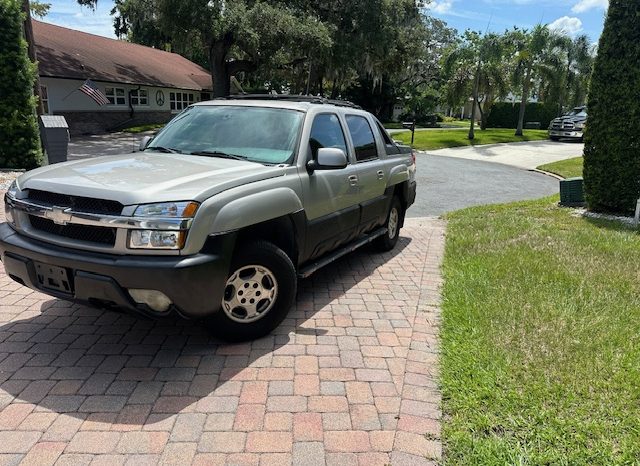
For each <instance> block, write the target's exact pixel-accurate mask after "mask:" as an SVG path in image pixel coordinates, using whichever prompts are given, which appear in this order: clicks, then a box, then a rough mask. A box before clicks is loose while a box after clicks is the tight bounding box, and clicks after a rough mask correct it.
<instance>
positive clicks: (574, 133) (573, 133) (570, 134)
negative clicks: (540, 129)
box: [549, 129, 583, 139]
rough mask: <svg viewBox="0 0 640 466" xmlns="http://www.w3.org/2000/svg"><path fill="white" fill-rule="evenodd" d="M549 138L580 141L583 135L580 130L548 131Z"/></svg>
mask: <svg viewBox="0 0 640 466" xmlns="http://www.w3.org/2000/svg"><path fill="white" fill-rule="evenodd" d="M549 136H550V137H554V138H571V139H574V138H578V139H582V136H583V133H582V130H555V129H550V130H549Z"/></svg>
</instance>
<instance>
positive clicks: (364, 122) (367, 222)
mask: <svg viewBox="0 0 640 466" xmlns="http://www.w3.org/2000/svg"><path fill="white" fill-rule="evenodd" d="M345 119H346V122H347V127H348V128H349V136H350V138H351V141H352V143H353V148H354V152H355V157H356V166H357V168H358V184H359V186H360V191H359V194H358V197H359V203H360V207H361V209H362V212H361V219H360V227H359V229H358V232H359V233H363V232H366V231H368V230H371V229H372V228H374V227H375V226H376V225H381V224H383V223H384V222H385V220H386V216H387V210H388V208H389V199H388V196H385V188H386V186H387V177H388V173H387V170H388V169H387V168H386V167H385V160H384V157H386V154H385V153H384V151H383V149H382V147H381V145H380V144H378V142H377V141H376V137H375V136H374V127H375V126H374V125H373V120H370V119H369V118H366V117H365V116H363V115H356V114H347V115H346V116H345Z"/></svg>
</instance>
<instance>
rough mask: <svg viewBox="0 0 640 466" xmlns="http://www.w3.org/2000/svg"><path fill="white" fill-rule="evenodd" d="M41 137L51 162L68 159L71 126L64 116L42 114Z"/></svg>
mask: <svg viewBox="0 0 640 466" xmlns="http://www.w3.org/2000/svg"><path fill="white" fill-rule="evenodd" d="M40 137H41V138H42V144H43V146H44V150H45V153H46V154H47V160H48V162H49V163H50V164H52V163H60V162H66V161H67V153H68V150H69V126H68V125H67V120H65V119H64V117H63V116H61V115H41V116H40Z"/></svg>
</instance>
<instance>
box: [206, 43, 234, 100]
mask: <svg viewBox="0 0 640 466" xmlns="http://www.w3.org/2000/svg"><path fill="white" fill-rule="evenodd" d="M228 51H229V49H228V48H227V47H226V46H225V44H224V41H216V42H214V43H213V45H211V47H210V48H209V63H210V66H211V79H212V80H213V97H226V96H228V95H229V92H231V76H229V70H228V69H227V53H228Z"/></svg>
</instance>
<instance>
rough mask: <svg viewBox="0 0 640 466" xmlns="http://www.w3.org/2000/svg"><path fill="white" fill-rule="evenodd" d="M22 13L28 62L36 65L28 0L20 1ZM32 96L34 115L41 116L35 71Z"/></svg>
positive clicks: (38, 88)
mask: <svg viewBox="0 0 640 466" xmlns="http://www.w3.org/2000/svg"><path fill="white" fill-rule="evenodd" d="M22 12H23V13H24V38H25V40H26V41H27V47H28V54H29V60H31V63H35V64H36V66H37V64H38V57H37V55H36V44H35V40H34V38H33V25H32V24H31V7H30V5H29V0H22ZM33 95H35V96H36V99H37V102H36V113H37V114H38V116H40V115H42V113H43V108H42V99H41V98H40V73H39V72H38V71H37V70H36V80H35V83H34V85H33Z"/></svg>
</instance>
